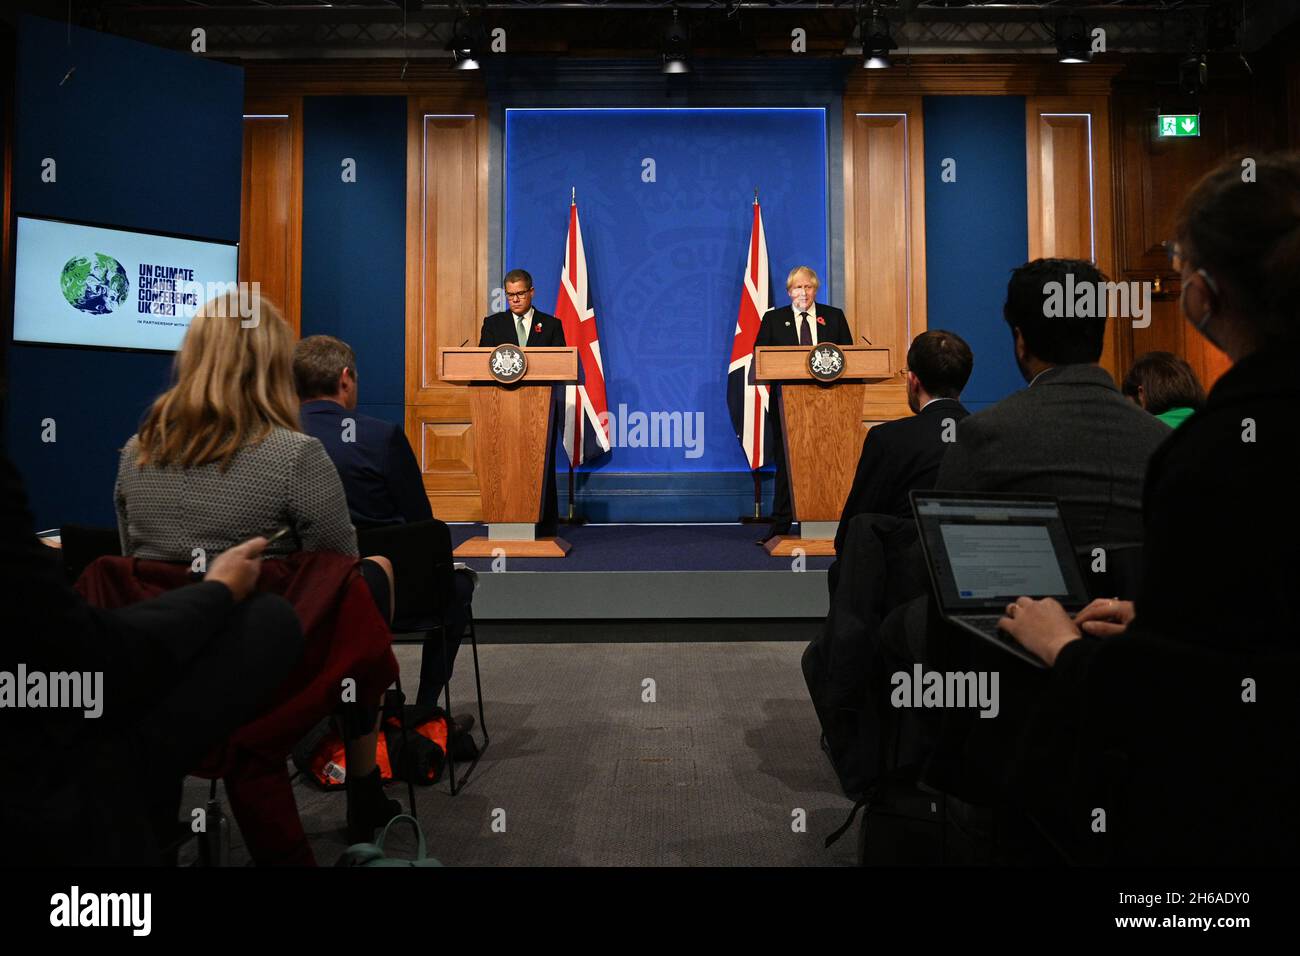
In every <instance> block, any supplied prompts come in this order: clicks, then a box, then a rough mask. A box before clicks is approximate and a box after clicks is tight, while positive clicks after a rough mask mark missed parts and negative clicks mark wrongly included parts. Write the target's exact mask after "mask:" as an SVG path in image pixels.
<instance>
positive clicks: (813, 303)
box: [754, 266, 853, 544]
mask: <svg viewBox="0 0 1300 956" xmlns="http://www.w3.org/2000/svg"><path fill="white" fill-rule="evenodd" d="M820 287H821V280H819V279H818V278H817V273H816V272H814V271H813V270H812V269H810V268H808V266H795V267H794V268H793V269H791V270H790V275H789V276H787V277H786V280H785V291H786V292H787V293H789V295H790V304H789V305H787V306H783V307H782V308H779V309H770V310H769V311H768V312H767V314H766V315H764V316H763V321H762V323H761V324H760V325H759V327H758V336H757V337H756V338H755V339H754V347H755V348H758V347H759V346H761V345H806V346H808V347H809V348H812V347H813V346H814V345H820V344H821V343H822V342H834V343H835V344H836V345H852V344H853V333H852V332H851V331H849V323H848V320H847V319H845V318H844V313H843V312H841V311H840V310H839V309H837V308H835V307H834V306H830V305H820V304H818V302H817V290H818V289H819V288H820ZM773 394H774V395H775V394H776V391H775V390H773ZM770 407H771V409H772V414H773V415H778V414H779V413H778V408H779V405H778V404H777V403H776V402H773V403H772V404H771V406H770ZM770 447H771V450H772V462H773V463H774V464H775V465H776V488H775V496H774V498H773V500H772V529H771V530H770V531H769V532H768V533H767V537H765V538H762V539H761V540H760V541H759V542H758V543H759V544H766V543H767V542H768V541H770V540H772V539H773V538H775V537H777V536H778V535H783V534H789V533H790V523H791V521H792V520H793V510H794V509H793V507H792V505H791V502H790V477H789V475H788V474H787V473H786V468H785V443H784V442H783V441H782V439H781V424H780V419H779V417H778V418H775V419H774V420H773V421H772V441H771V443H770Z"/></svg>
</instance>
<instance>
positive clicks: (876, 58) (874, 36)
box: [858, 6, 898, 70]
mask: <svg viewBox="0 0 1300 956" xmlns="http://www.w3.org/2000/svg"><path fill="white" fill-rule="evenodd" d="M858 33H859V35H860V36H861V37H862V68H863V69H864V70H887V69H889V67H890V66H891V65H892V64H891V63H890V61H889V54H890V53H891V52H893V51H894V50H897V49H898V44H897V43H895V42H894V38H893V36H892V35H891V34H890V32H889V20H888V18H887V17H885V16H884V15H883V14H882V13H881V12H880V8H879V7H875V6H873V7H872V8H871V13H870V14H869V15H868V16H867V17H866V18H865V19H863V20H862V22H861V24H860V26H859V29H858Z"/></svg>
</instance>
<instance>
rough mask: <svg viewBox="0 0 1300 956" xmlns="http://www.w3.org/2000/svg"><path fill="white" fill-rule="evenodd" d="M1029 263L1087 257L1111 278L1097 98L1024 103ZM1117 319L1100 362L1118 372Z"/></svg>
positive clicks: (1104, 105) (1102, 122)
mask: <svg viewBox="0 0 1300 956" xmlns="http://www.w3.org/2000/svg"><path fill="white" fill-rule="evenodd" d="M1025 153H1026V156H1025V159H1026V171H1027V182H1026V189H1027V196H1028V206H1029V258H1030V259H1038V258H1044V257H1046V258H1051V257H1056V258H1069V259H1089V260H1092V261H1093V262H1095V263H1096V264H1097V267H1098V268H1099V269H1101V271H1102V272H1103V273H1105V274H1106V275H1107V277H1109V278H1115V277H1116V276H1115V247H1114V206H1113V200H1112V192H1111V150H1110V104H1109V98H1108V97H1106V96H1099V95H1077V96H1029V97H1026V98H1025ZM1127 322H1128V320H1124V319H1117V320H1112V321H1110V322H1108V323H1106V340H1105V344H1104V345H1103V347H1102V354H1101V364H1102V366H1103V367H1104V368H1106V369H1107V370H1108V371H1109V372H1110V373H1111V375H1113V376H1115V377H1116V379H1118V378H1119V375H1120V367H1121V363H1120V355H1119V345H1118V341H1119V339H1120V338H1121V337H1122V335H1123V332H1122V330H1120V329H1119V327H1118V326H1119V325H1120V324H1126V323H1127Z"/></svg>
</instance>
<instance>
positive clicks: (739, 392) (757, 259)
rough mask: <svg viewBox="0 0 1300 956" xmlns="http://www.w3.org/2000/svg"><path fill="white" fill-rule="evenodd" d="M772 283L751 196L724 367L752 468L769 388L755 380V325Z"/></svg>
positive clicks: (763, 435) (757, 463)
mask: <svg viewBox="0 0 1300 956" xmlns="http://www.w3.org/2000/svg"><path fill="white" fill-rule="evenodd" d="M771 301H772V283H771V279H770V277H769V276H768V272H767V234H766V233H765V232H764V231H763V211H762V208H761V207H760V206H759V204H758V199H757V198H755V199H754V226H753V229H752V231H751V232H750V236H749V257H748V259H747V260H746V262H745V281H744V290H743V291H742V292H741V294H740V317H739V318H737V319H736V337H735V339H734V340H733V341H732V343H731V364H730V365H729V366H728V367H727V407H728V408H729V409H730V410H731V423H732V424H733V425H734V426H735V428H736V437H737V438H738V439H740V444H741V445H743V446H744V448H745V459H746V461H748V462H749V468H750V470H751V471H757V470H758V469H759V468H762V467H763V465H764V464H766V462H767V438H768V434H767V415H768V398H769V396H768V387H767V386H766V385H758V384H756V383H755V381H754V339H756V338H757V337H758V326H759V323H760V322H761V321H762V319H763V315H764V314H765V313H766V312H767V310H768V308H769V307H770V306H771Z"/></svg>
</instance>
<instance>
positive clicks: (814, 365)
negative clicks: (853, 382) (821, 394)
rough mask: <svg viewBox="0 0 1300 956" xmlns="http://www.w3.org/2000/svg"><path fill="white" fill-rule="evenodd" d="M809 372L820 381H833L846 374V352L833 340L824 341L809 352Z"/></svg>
mask: <svg viewBox="0 0 1300 956" xmlns="http://www.w3.org/2000/svg"><path fill="white" fill-rule="evenodd" d="M808 373H809V374H810V375H812V377H813V378H815V379H817V381H819V382H833V381H835V380H836V379H837V378H839V377H840V376H841V375H843V374H844V353H843V352H842V351H840V347H839V346H838V345H835V344H834V343H833V342H823V343H822V344H821V345H817V346H814V347H813V348H812V349H811V350H810V351H809V352H808Z"/></svg>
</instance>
